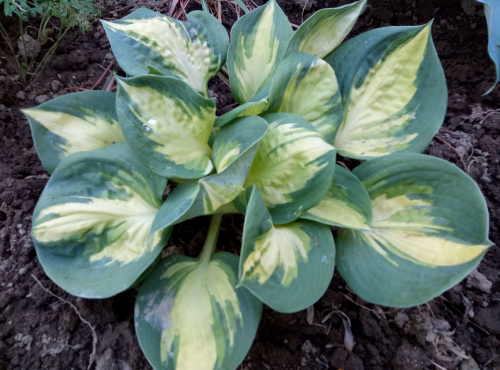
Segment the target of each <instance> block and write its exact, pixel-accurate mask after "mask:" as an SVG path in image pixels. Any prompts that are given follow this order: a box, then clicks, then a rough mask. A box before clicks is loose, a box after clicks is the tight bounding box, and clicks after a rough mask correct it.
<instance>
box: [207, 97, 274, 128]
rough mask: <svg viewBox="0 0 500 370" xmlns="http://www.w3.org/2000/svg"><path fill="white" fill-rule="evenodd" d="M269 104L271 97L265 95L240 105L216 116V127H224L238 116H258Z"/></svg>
mask: <svg viewBox="0 0 500 370" xmlns="http://www.w3.org/2000/svg"><path fill="white" fill-rule="evenodd" d="M268 104H269V97H265V98H263V99H260V100H258V101H251V102H248V103H245V104H243V105H240V106H238V107H236V108H234V109H233V110H231V111H229V112H227V113H226V114H223V115H222V116H220V117H217V118H215V127H222V126H224V125H227V124H228V123H229V122H231V121H232V120H234V119H235V118H238V117H245V116H258V115H259V114H261V113H262V112H263V111H264V110H265V109H266V108H267V106H268Z"/></svg>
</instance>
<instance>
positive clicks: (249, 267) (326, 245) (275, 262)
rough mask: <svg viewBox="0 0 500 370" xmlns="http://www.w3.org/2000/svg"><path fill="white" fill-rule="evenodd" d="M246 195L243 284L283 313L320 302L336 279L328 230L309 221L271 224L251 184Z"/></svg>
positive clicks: (240, 274) (264, 206) (241, 274)
mask: <svg viewBox="0 0 500 370" xmlns="http://www.w3.org/2000/svg"><path fill="white" fill-rule="evenodd" d="M245 193H247V196H246V197H247V198H248V204H247V211H246V217H245V226H244V229H243V246H242V249H241V258H240V272H239V276H240V283H239V285H240V286H242V287H245V288H247V289H249V290H250V291H251V292H252V293H253V294H254V295H255V296H257V297H258V298H259V299H260V300H262V301H263V302H264V303H265V304H267V305H268V306H269V307H271V308H272V309H274V310H276V311H280V312H296V311H300V310H303V309H305V308H306V307H309V306H310V305H312V304H314V303H316V301H317V300H318V299H320V298H321V297H322V296H323V294H324V293H325V291H326V289H327V288H328V285H329V284H330V281H331V280H332V277H333V270H334V265H335V263H334V261H335V244H334V242H333V236H332V232H331V230H330V227H328V226H327V225H322V224H319V223H317V222H313V221H307V220H298V221H295V222H291V223H289V224H286V225H273V220H272V218H271V215H270V214H269V211H268V210H267V209H266V205H265V203H264V201H263V199H262V196H261V195H260V193H259V191H258V190H257V188H256V187H255V186H254V185H252V186H250V187H249V188H248V189H246V191H245Z"/></svg>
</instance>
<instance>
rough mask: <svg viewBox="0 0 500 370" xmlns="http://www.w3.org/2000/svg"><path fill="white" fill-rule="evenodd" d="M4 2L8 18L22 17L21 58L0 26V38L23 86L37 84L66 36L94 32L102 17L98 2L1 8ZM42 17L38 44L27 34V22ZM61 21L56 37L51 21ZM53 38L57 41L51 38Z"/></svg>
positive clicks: (51, 0) (11, 0) (7, 0)
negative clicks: (75, 30) (72, 32)
mask: <svg viewBox="0 0 500 370" xmlns="http://www.w3.org/2000/svg"><path fill="white" fill-rule="evenodd" d="M2 1H3V2H4V11H5V15H7V16H12V15H13V14H15V15H17V16H18V17H19V30H20V42H19V48H18V49H19V55H20V57H19V56H18V54H17V53H16V51H15V43H13V42H12V40H11V38H10V36H9V34H8V33H7V30H6V29H5V27H4V26H3V25H2V24H1V23H0V34H1V35H2V37H3V38H4V40H5V42H6V43H7V45H8V47H9V49H10V50H11V53H12V56H13V60H14V64H15V66H16V69H17V72H18V74H19V75H20V76H21V78H22V79H23V81H24V82H28V81H31V82H35V81H36V80H37V79H38V77H39V76H40V75H41V73H42V72H43V70H44V69H45V67H46V66H47V63H48V62H49V61H50V59H51V58H52V56H53V55H54V52H55V51H56V49H57V46H58V45H59V42H60V41H61V40H62V38H63V37H64V36H65V35H66V33H67V32H68V31H69V30H70V29H72V28H74V27H76V26H78V27H79V29H80V31H81V32H86V31H89V30H91V29H92V23H93V22H95V21H96V20H97V19H98V18H99V16H100V9H99V8H97V7H96V6H95V4H94V1H95V0H39V1H27V0H21V1H17V2H16V1H15V0H0V5H1V3H2ZM38 15H41V20H40V23H39V26H38V29H37V32H36V33H37V38H36V40H35V39H34V38H32V37H31V36H30V35H28V33H27V32H25V26H24V23H23V22H25V21H28V20H29V17H35V16H38ZM54 18H57V19H59V21H60V25H59V32H58V33H57V35H55V32H54V30H53V29H51V28H48V24H49V21H50V20H53V19H54ZM53 36H55V37H54V39H53V38H52V37H53ZM48 41H51V42H52V45H51V47H50V48H49V49H48V50H46V52H45V55H44V56H43V58H42V59H41V60H40V61H39V62H38V63H37V62H36V60H37V56H38V54H39V52H40V51H41V46H42V45H44V44H45V43H47V42H48Z"/></svg>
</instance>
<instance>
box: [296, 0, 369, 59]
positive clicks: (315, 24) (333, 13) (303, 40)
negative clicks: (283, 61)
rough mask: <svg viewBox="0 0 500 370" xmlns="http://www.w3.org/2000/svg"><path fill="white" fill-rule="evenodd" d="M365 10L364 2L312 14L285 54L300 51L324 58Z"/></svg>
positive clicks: (364, 0)
mask: <svg viewBox="0 0 500 370" xmlns="http://www.w3.org/2000/svg"><path fill="white" fill-rule="evenodd" d="M365 8H366V0H360V1H357V2H355V3H352V4H348V5H344V6H340V7H338V8H330V9H322V10H318V11H317V12H316V13H314V14H313V15H312V16H311V17H310V18H309V19H308V20H307V21H305V22H304V23H303V24H302V25H301V26H300V27H299V29H298V30H297V31H296V32H295V34H294V35H293V37H292V39H291V40H290V44H289V45H288V50H287V53H289V52H292V51H294V50H295V51H301V52H303V53H307V54H311V55H314V56H315V57H318V58H324V57H326V56H327V55H328V54H330V53H331V52H332V51H333V50H334V49H335V48H336V47H337V46H339V45H340V43H341V42H342V41H343V40H344V38H345V37H346V36H347V34H348V33H349V32H350V31H351V30H352V28H353V27H354V24H355V23H356V21H357V20H358V17H359V16H360V14H361V13H363V11H364V10H365Z"/></svg>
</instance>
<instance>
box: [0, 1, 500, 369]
mask: <svg viewBox="0 0 500 370" xmlns="http://www.w3.org/2000/svg"><path fill="white" fill-rule="evenodd" d="M135 2H137V1H135ZM139 2H140V3H144V2H145V1H144V0H141V1H139ZM278 2H279V3H280V5H281V6H282V7H283V9H284V11H285V13H286V14H287V16H288V17H289V19H290V21H291V22H293V23H295V24H300V23H301V22H302V19H307V17H308V16H310V15H311V14H312V13H313V12H314V11H316V10H318V9H321V8H324V7H336V6H340V5H344V4H346V3H349V2H350V1H346V0H329V1H324V0H314V1H310V2H306V1H301V0H295V1H291V0H289V1H285V0H282V1H278ZM132 3H133V2H130V3H129V2H128V1H127V0H113V1H107V2H106V5H105V8H104V10H103V17H122V16H125V15H126V14H128V13H129V12H131V11H132V10H133V8H131V7H129V8H126V9H124V10H120V11H117V10H119V9H121V8H123V7H125V6H127V5H129V4H132ZM151 3H152V1H151ZM255 3H256V4H258V5H260V4H262V1H261V0H255ZM304 5H307V6H306V10H305V12H304V13H303V11H302V9H303V7H304ZM471 6H472V11H471ZM169 7H170V2H167V3H166V4H164V5H163V6H161V7H160V11H161V12H163V13H166V12H167V11H168V9H169ZM195 8H199V5H197V4H196V3H195V2H191V4H190V5H189V6H188V8H187V11H189V10H192V9H195ZM464 9H466V10H467V14H466V13H465V12H464ZM481 9H482V6H480V5H479V4H476V5H474V2H473V1H472V0H471V1H468V0H465V1H464V0H463V1H461V2H460V1H457V0H414V1H409V0H406V1H405V0H370V1H369V5H368V8H367V10H366V11H365V13H364V14H363V15H362V17H361V18H360V20H359V21H358V23H357V25H356V26H355V28H354V30H353V32H351V34H350V35H349V37H353V36H355V35H357V34H359V33H361V32H365V31H368V30H370V29H373V28H377V27H384V26H389V25H398V26H400V25H416V24H423V23H426V22H428V21H430V20H431V19H432V18H434V25H433V37H434V41H435V45H436V48H437V51H438V55H439V57H440V59H441V62H442V64H443V67H444V70H445V74H446V79H447V82H448V89H449V102H448V112H447V114H446V119H445V122H444V125H443V129H445V130H447V131H441V132H440V133H439V136H440V137H441V138H442V139H444V140H445V141H447V142H448V143H449V144H451V145H452V146H453V147H455V148H456V150H457V151H458V152H459V153H460V154H461V156H462V157H463V161H464V163H465V170H466V171H467V172H468V173H469V174H470V175H471V176H472V177H473V178H474V180H475V181H476V182H477V183H478V184H479V186H480V188H481V190H482V192H483V194H484V195H485V197H486V199H487V203H488V208H489V211H490V220H491V224H490V239H491V240H492V241H493V242H494V243H496V244H497V245H498V244H499V243H500V233H499V230H498V228H499V227H500V190H499V185H500V181H499V180H500V164H499V158H500V139H499V133H500V114H499V113H500V110H499V106H498V102H499V101H500V99H499V98H500V88H499V87H497V89H496V90H494V91H493V92H492V93H491V94H490V95H487V96H483V95H482V94H483V93H484V92H485V91H487V90H488V88H489V87H490V86H491V85H492V83H493V80H494V72H495V71H494V67H493V63H492V62H491V61H490V60H489V58H488V54H487V29H486V21H485V18H484V13H483V12H482V10H481ZM470 14H473V15H470ZM236 17H237V15H236V12H235V10H234V8H232V5H230V3H226V2H224V3H223V21H224V24H225V25H226V26H227V27H230V26H231V25H232V24H233V23H234V21H235V20H236ZM2 22H3V24H4V25H6V26H7V27H8V29H9V30H13V32H14V33H15V22H14V21H12V20H9V19H6V20H3V19H2ZM9 22H10V23H9ZM17 36H18V35H17ZM0 45H1V48H0V49H1V50H7V49H6V47H5V44H0ZM0 56H1V54H0ZM0 60H1V61H2V62H4V59H0ZM113 60H114V59H113V56H112V54H111V51H110V49H109V41H108V40H107V38H106V36H105V34H104V32H103V29H102V27H101V26H100V25H98V24H96V25H95V26H94V29H93V30H92V31H90V32H88V33H85V34H81V33H79V32H78V31H76V30H75V31H71V32H69V33H68V35H67V36H66V37H65V38H64V40H63V41H62V43H61V45H60V47H59V48H58V50H57V53H56V55H55V56H54V58H53V59H52V61H51V63H50V65H49V67H48V68H47V70H46V71H45V72H44V74H43V76H42V78H41V79H40V80H39V82H37V83H35V84H32V85H31V86H28V87H25V86H23V85H22V84H21V83H20V82H18V81H16V79H15V78H13V77H12V75H13V74H14V72H13V70H12V69H11V68H10V67H9V66H8V65H5V64H2V65H1V66H0V67H1V68H4V69H3V70H1V71H0V72H1V73H0V86H1V87H3V88H4V89H5V90H6V91H7V93H2V92H0V94H2V95H3V97H2V96H1V95H0V98H1V99H2V100H1V101H0V104H2V105H0V370H4V369H8V370H39V369H43V370H56V369H69V370H73V369H74V370H77V369H82V370H83V369H87V367H88V365H89V361H91V360H92V359H91V355H92V352H93V340H92V338H93V337H92V330H95V334H96V336H97V345H96V348H95V354H96V357H95V360H96V361H95V362H94V363H93V365H92V368H93V369H96V370H112V369H113V370H139V369H141V370H142V369H151V367H150V366H149V364H148V363H147V361H146V359H145V358H144V356H143V355H142V353H141V350H140V348H139V346H138V343H137V339H136V337H135V333H134V325H133V305H134V299H135V297H136V295H137V290H136V289H132V290H129V291H127V292H124V293H121V294H119V295H117V296H116V297H113V298H110V299H105V300H86V299H81V298H76V297H72V296H70V295H69V294H67V293H65V292H64V291H62V290H61V289H59V288H58V287H57V286H56V285H55V284H54V283H52V282H51V281H50V280H49V279H48V278H47V277H46V276H45V274H44V272H43V270H42V268H41V266H40V264H39V262H38V260H37V257H36V253H35V250H34V246H33V242H32V240H31V237H30V232H31V214H32V212H33V208H34V206H35V204H36V202H37V200H38V197H39V196H40V194H41V192H42V190H43V188H44V186H45V184H46V182H47V180H48V174H47V173H46V172H45V170H44V169H43V167H42V165H41V163H40V161H39V159H38V157H37V155H36V152H35V149H34V146H33V141H32V139H31V134H30V129H29V125H28V122H27V120H26V119H25V118H24V116H23V115H22V114H21V113H20V111H19V108H22V107H31V106H35V105H37V104H38V103H39V102H41V101H44V100H46V99H48V98H53V97H55V96H58V95H61V94H63V93H66V92H68V90H63V89H65V88H68V87H72V86H79V87H83V88H90V87H91V86H93V85H94V83H95V82H96V81H97V79H98V78H99V77H100V76H101V74H102V73H103V70H104V69H105V68H106V67H107V66H108V65H109V63H111V62H112V61H113ZM112 71H115V72H118V73H121V72H120V70H119V67H117V66H116V64H115V65H114V66H113V68H112ZM102 86H103V83H100V84H99V86H98V87H97V88H101V87H102ZM210 90H211V92H212V94H213V95H214V96H215V97H217V104H218V107H219V111H218V113H219V114H221V113H224V112H225V111H227V110H229V109H230V107H229V106H230V105H231V104H233V103H234V101H233V99H232V97H231V94H230V90H229V88H228V87H227V86H226V85H225V84H224V83H222V82H221V80H220V79H213V80H212V82H211V84H210ZM0 91H2V90H1V89H0ZM426 153H428V154H430V155H433V156H437V157H440V158H444V159H446V160H448V161H450V162H451V163H454V164H456V165H457V166H459V167H460V168H463V167H464V166H463V164H462V162H461V160H460V159H459V157H458V156H457V154H456V153H455V152H454V151H453V150H452V149H451V148H450V147H449V146H447V145H446V144H444V143H443V142H441V141H439V140H434V141H433V142H432V143H431V145H430V146H429V148H428V150H427V151H426ZM346 163H347V164H348V165H349V166H351V167H352V166H354V165H355V164H356V163H355V162H354V161H349V160H346ZM242 224H243V218H242V217H241V216H225V217H224V218H223V225H222V230H221V233H220V237H219V243H218V248H219V249H221V250H228V251H233V252H237V251H238V250H239V246H240V243H241V232H242ZM207 227H208V219H207V218H199V219H195V220H192V221H190V222H185V223H183V224H181V225H179V226H177V227H176V229H175V230H174V233H173V235H172V237H171V239H170V240H169V242H168V245H167V246H166V248H165V251H164V254H168V253H183V254H186V255H191V256H194V255H197V253H198V252H199V250H200V248H201V245H202V242H203V239H204V235H205V233H206V229H207ZM499 272H500V248H499V247H498V246H493V247H491V249H490V250H489V251H488V253H487V254H486V256H485V258H484V259H483V261H482V263H481V264H480V266H479V268H478V271H477V272H475V273H474V274H472V275H471V276H470V277H469V278H467V279H466V280H464V281H463V282H462V283H460V284H459V285H457V286H456V287H454V288H453V289H451V290H450V291H448V292H446V293H444V294H443V295H442V296H441V297H438V298H436V299H434V300H432V301H431V302H429V303H428V304H425V305H422V306H419V307H415V308H412V309H390V308H386V307H380V306H374V305H372V304H368V303H366V302H364V301H362V300H361V299H360V298H358V297H356V295H355V294H353V293H352V292H351V291H350V290H349V288H348V287H347V286H346V284H345V282H344V281H343V279H342V278H341V277H340V276H339V275H338V274H337V273H336V274H335V277H334V279H333V281H332V283H331V285H330V288H329V290H328V291H327V292H326V294H325V295H324V297H323V298H322V299H321V300H320V301H319V302H318V303H316V304H315V305H314V309H313V310H310V312H309V314H311V313H314V318H313V321H312V324H311V323H310V322H311V320H310V319H311V316H310V315H309V321H308V315H307V313H306V312H305V311H303V312H298V313H295V314H279V313H276V312H273V311H272V310H270V309H269V308H264V312H263V316H262V320H261V324H260V327H259V331H258V333H257V337H256V339H255V342H254V344H253V347H252V349H251V350H250V353H249V354H248V356H247V358H246V359H245V361H244V362H243V364H242V365H241V369H242V370H250V369H258V370H260V369H263V370H264V369H265V370H271V369H273V370H274V369H276V370H277V369H286V370H296V369H302V368H305V369H312V370H320V369H345V370H363V369H373V370H376V369H377V370H378V369H391V368H393V369H415V370H417V369H434V368H436V369H437V368H445V369H454V368H458V369H460V370H472V369H500V276H499ZM32 276H35V277H36V278H37V279H39V280H40V282H41V284H42V285H43V286H44V287H45V288H47V289H49V290H50V291H51V292H53V293H54V294H56V295H57V296H59V297H60V299H58V298H56V297H54V296H52V295H50V294H49V293H47V292H46V291H45V290H44V289H42V287H41V286H40V285H39V284H38V283H37V282H36V281H35V280H34V278H33V277H32ZM68 302H69V303H71V305H74V308H76V309H77V310H78V312H79V314H80V315H81V317H82V318H84V319H85V320H88V322H89V323H90V324H91V325H92V326H93V328H95V329H92V330H91V329H90V328H89V326H88V325H86V324H85V323H84V322H83V321H82V320H81V318H79V316H78V315H77V314H76V311H75V310H74V309H73V306H71V305H70V304H69V303H68ZM333 308H335V309H339V310H341V311H342V312H344V313H345V314H346V315H347V316H348V317H349V319H350V321H351V324H352V325H351V328H350V330H351V332H352V335H353V337H354V341H355V345H354V348H353V350H352V353H349V351H347V349H346V348H345V346H344V336H345V334H344V327H343V322H342V319H341V317H340V316H338V315H337V314H333V315H329V313H330V312H331V311H332V309H333ZM327 315H328V316H329V317H326V316H327ZM323 321H324V322H323Z"/></svg>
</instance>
